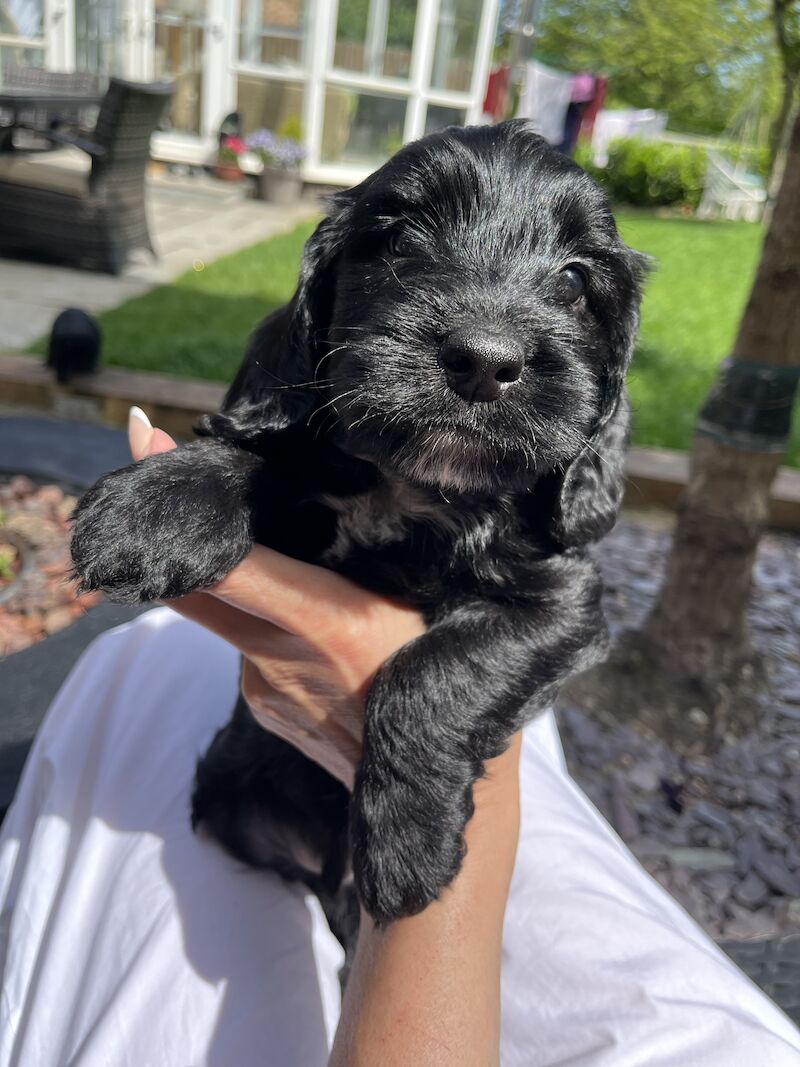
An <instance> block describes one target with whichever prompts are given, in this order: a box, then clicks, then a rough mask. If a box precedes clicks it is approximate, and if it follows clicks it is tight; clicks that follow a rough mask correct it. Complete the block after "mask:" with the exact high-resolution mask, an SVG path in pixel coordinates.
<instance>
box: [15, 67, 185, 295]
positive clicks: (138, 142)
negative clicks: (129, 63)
mask: <svg viewBox="0 0 800 1067" xmlns="http://www.w3.org/2000/svg"><path fill="white" fill-rule="evenodd" d="M171 94H172V86H171V85H167V84H163V83H153V84H150V85H138V84H135V83H132V82H125V81H121V80H119V79H112V80H111V83H110V85H109V88H108V92H107V93H106V95H105V97H104V99H103V103H102V105H101V107H100V113H99V115H98V117H97V124H96V126H95V128H94V130H93V131H92V133H91V140H86V139H84V138H82V137H79V136H76V135H75V134H73V133H68V132H64V131H61V130H58V129H54V130H50V131H48V132H47V136H48V137H49V138H50V140H51V141H52V142H53V143H54V144H56V145H59V146H61V147H60V148H58V149H57V150H56V151H54V152H46V153H23V152H11V153H9V154H8V155H6V156H2V157H0V204H2V205H3V209H2V211H0V254H5V255H21V256H26V257H29V258H37V259H46V260H49V261H51V262H53V261H55V262H60V263H64V262H66V263H79V264H83V265H87V266H93V267H95V268H99V269H100V270H104V271H108V272H109V273H111V274H118V273H119V272H120V271H121V270H122V268H123V267H124V266H125V263H126V262H127V259H128V256H129V253H130V252H131V250H132V249H134V248H145V249H148V250H149V251H150V252H153V245H152V242H151V240H150V234H149V231H148V228H147V215H146V211H145V184H144V178H145V168H146V165H147V161H148V159H149V155H150V136H151V134H152V133H153V131H154V130H155V128H156V126H157V124H158V121H159V119H160V117H161V114H162V112H163V110H164V107H165V105H166V103H167V101H168V100H169V98H170V96H171Z"/></svg>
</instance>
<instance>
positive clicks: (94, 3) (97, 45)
mask: <svg viewBox="0 0 800 1067" xmlns="http://www.w3.org/2000/svg"><path fill="white" fill-rule="evenodd" d="M126 27H127V23H126V21H125V11H124V0H77V2H76V4H75V65H76V67H77V69H78V70H83V71H88V72H90V73H91V74H100V75H107V74H123V72H124V70H125V54H124V53H125V33H126Z"/></svg>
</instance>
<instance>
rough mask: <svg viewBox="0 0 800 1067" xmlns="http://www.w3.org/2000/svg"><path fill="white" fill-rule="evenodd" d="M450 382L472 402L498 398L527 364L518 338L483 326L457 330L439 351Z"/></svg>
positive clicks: (516, 379) (517, 378) (454, 390)
mask: <svg viewBox="0 0 800 1067" xmlns="http://www.w3.org/2000/svg"><path fill="white" fill-rule="evenodd" d="M439 365H440V366H441V368H442V370H443V371H444V376H445V379H446V381H447V384H448V385H449V386H450V388H451V389H452V390H453V392H455V393H458V395H459V396H460V397H461V398H462V399H464V400H466V401H468V402H469V403H470V404H475V403H488V402H490V401H492V400H497V399H499V397H500V396H502V394H503V393H504V392H506V390H507V389H510V388H512V387H513V385H514V382H516V381H518V380H519V378H520V376H521V374H522V370H523V367H524V366H525V351H524V349H523V347H522V345H521V344H520V342H519V341H516V340H515V339H514V338H513V337H508V336H507V335H506V334H503V333H498V332H495V331H492V330H488V329H486V328H485V327H481V326H463V327H461V328H460V329H458V330H454V331H453V332H452V333H451V334H450V335H449V337H448V338H447V339H446V340H445V342H444V344H443V345H442V347H441V349H440V350H439Z"/></svg>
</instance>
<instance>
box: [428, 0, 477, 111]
mask: <svg viewBox="0 0 800 1067" xmlns="http://www.w3.org/2000/svg"><path fill="white" fill-rule="evenodd" d="M482 7H483V0H441V4H440V5H439V21H438V25H437V27H436V45H435V46H434V50H433V70H432V71H431V85H432V86H433V87H434V88H436V89H450V90H451V91H452V92H459V93H466V92H469V89H470V85H471V83H472V68H473V65H474V62H475V49H476V48H477V45H478V30H479V28H480V21H481V9H482Z"/></svg>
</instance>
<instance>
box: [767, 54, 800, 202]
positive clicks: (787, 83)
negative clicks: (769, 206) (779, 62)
mask: <svg viewBox="0 0 800 1067" xmlns="http://www.w3.org/2000/svg"><path fill="white" fill-rule="evenodd" d="M796 87H797V82H796V80H795V78H794V77H793V76H792V75H791V74H789V72H788V71H784V73H783V86H782V89H781V103H780V107H779V108H778V114H777V115H776V116H775V120H774V122H773V123H772V129H771V130H770V137H769V155H770V164H769V188H770V191H771V190H772V182H773V180H774V179H775V178H777V175H776V173H775V165H776V163H777V161H778V153H779V152H780V149H781V144H782V143H783V138H784V135H785V133H786V127H787V125H788V123H789V119H790V118H791V114H792V105H793V103H794V95H795V89H796Z"/></svg>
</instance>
